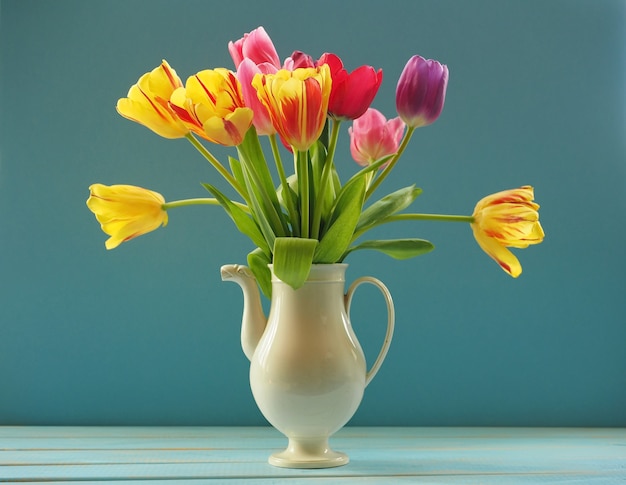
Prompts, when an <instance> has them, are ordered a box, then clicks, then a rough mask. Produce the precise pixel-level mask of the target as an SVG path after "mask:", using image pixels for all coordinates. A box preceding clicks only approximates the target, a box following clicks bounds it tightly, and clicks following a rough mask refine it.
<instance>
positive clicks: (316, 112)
mask: <svg viewBox="0 0 626 485" xmlns="http://www.w3.org/2000/svg"><path fill="white" fill-rule="evenodd" d="M331 84H332V79H331V75H330V68H329V67H328V65H327V64H324V65H322V66H319V67H317V68H299V69H295V70H293V71H288V70H285V69H281V70H279V71H278V72H276V73H275V74H257V75H256V76H255V77H254V79H253V80H252V86H253V87H254V88H255V89H256V91H257V96H258V97H259V100H260V101H261V103H263V105H264V106H265V107H266V108H267V111H268V112H269V115H270V118H271V120H272V124H273V125H274V128H275V129H276V131H277V132H278V134H279V135H280V136H281V138H282V139H283V141H284V142H285V143H287V144H289V145H291V146H292V147H293V148H294V149H295V150H299V151H305V150H308V149H309V147H311V145H313V144H314V143H315V142H316V141H317V139H318V138H319V137H320V135H321V133H322V130H323V129H324V124H325V123H326V116H327V114H328V101H329V98H330V90H331Z"/></svg>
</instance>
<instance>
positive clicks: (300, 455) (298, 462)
mask: <svg viewBox="0 0 626 485" xmlns="http://www.w3.org/2000/svg"><path fill="white" fill-rule="evenodd" d="M349 461H350V458H349V457H348V455H346V454H345V453H341V452H339V451H333V450H331V449H330V447H329V446H328V438H318V439H315V438H313V439H312V438H304V439H302V438H300V439H298V438H289V446H287V448H286V449H285V450H284V451H281V452H278V453H274V454H273V455H271V456H270V457H269V460H268V462H269V464H270V465H273V466H277V467H281V468H309V469H310V468H333V467H338V466H343V465H346V464H347V463H348V462H349Z"/></svg>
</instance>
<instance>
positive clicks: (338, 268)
mask: <svg viewBox="0 0 626 485" xmlns="http://www.w3.org/2000/svg"><path fill="white" fill-rule="evenodd" d="M225 268H226V269H224V268H223V269H222V276H223V278H224V279H232V280H233V281H235V282H237V283H239V284H240V285H241V286H242V287H243V288H244V295H246V294H248V295H249V294H250V291H249V288H248V291H246V286H248V285H249V284H250V274H249V272H248V271H246V270H245V269H243V270H242V268H245V267H241V266H227V267H225ZM346 268H347V265H345V264H329V265H313V268H312V269H311V273H310V275H309V278H308V280H307V281H306V282H305V283H304V285H303V286H302V287H301V288H298V289H297V290H294V289H293V288H291V287H290V286H289V285H287V284H285V283H283V282H282V281H281V280H280V279H278V278H277V277H276V276H274V275H273V277H272V302H271V306H270V314H269V317H268V319H267V323H266V326H265V329H264V332H263V334H262V336H261V337H260V340H259V341H258V344H257V345H256V349H255V350H254V353H253V354H252V357H251V366H250V386H251V388H252V393H253V395H254V398H255V400H256V403H257V405H258V406H259V409H260V410H261V412H262V413H263V415H264V416H265V418H266V419H267V420H268V421H269V422H270V423H271V424H272V426H274V427H275V428H276V429H278V430H279V431H281V432H282V433H283V434H284V435H286V436H287V437H288V438H289V446H288V447H287V449H286V450H285V451H283V452H281V453H277V454H274V455H272V457H270V463H272V464H273V465H276V466H282V467H292V468H322V467H332V466H339V465H344V464H346V463H347V462H348V457H347V456H346V455H344V454H343V453H337V452H334V451H332V450H331V449H330V448H329V446H328V438H329V437H330V436H331V435H332V434H334V433H335V432H336V431H338V430H339V429H341V427H343V426H344V425H345V424H346V423H347V422H348V420H349V419H350V418H351V417H352V416H353V415H354V413H355V412H356V410H357V408H358V407H359V404H360V403H361V399H362V397H363V392H364V390H365V387H366V385H367V383H368V382H369V381H370V380H371V379H372V378H373V377H374V374H375V373H376V371H377V370H378V368H379V367H380V365H381V363H382V361H383V359H384V356H385V355H386V352H387V350H388V347H389V344H390V341H391V335H392V332H393V321H394V313H393V302H392V301H391V296H390V295H389V292H388V291H387V289H386V288H385V287H384V285H383V284H382V283H381V282H380V281H378V280H376V279H375V278H371V277H364V278H360V279H358V280H356V281H355V282H354V283H353V284H352V286H351V287H350V289H349V290H348V293H347V294H344V286H345V276H344V275H345V270H346ZM241 275H243V277H242V276H241ZM252 281H254V280H252ZM361 283H371V284H374V285H376V286H377V287H378V288H379V289H380V290H381V292H382V293H383V296H384V297H385V301H386V304H387V308H388V322H387V338H386V339H385V343H384V344H383V348H382V350H381V352H380V354H379V356H378V359H377V360H376V362H375V363H374V365H373V366H372V369H371V370H370V371H369V372H368V371H367V369H366V363H365V357H364V355H363V350H362V349H361V346H360V344H359V342H358V340H357V337H356V335H355V334H354V331H353V330H352V325H351V324H350V319H349V314H348V312H349V308H350V302H351V300H352V295H353V292H354V290H355V289H356V287H357V286H358V285H360V284H361ZM246 298H247V297H246ZM249 305H252V307H253V308H254V307H255V306H256V303H255V302H254V301H252V302H249V301H245V308H244V321H243V328H242V345H243V346H244V349H245V348H246V346H249V345H250V343H249V342H250V338H249V334H250V332H248V331H247V330H246V327H248V326H250V327H251V328H255V329H257V330H255V331H254V332H253V333H257V332H258V328H259V325H258V322H248V321H246V316H247V315H250V314H257V313H258V312H256V311H253V310H252V309H251V308H249ZM247 354H248V352H246V355H247Z"/></svg>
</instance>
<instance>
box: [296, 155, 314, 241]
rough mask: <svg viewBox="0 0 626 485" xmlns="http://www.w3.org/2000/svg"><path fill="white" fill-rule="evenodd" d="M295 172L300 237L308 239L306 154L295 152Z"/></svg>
mask: <svg viewBox="0 0 626 485" xmlns="http://www.w3.org/2000/svg"><path fill="white" fill-rule="evenodd" d="M294 156H295V157H296V170H297V174H298V192H299V193H300V237H303V238H305V239H308V237H309V210H310V209H309V207H310V204H309V198H310V193H311V190H310V187H309V166H308V163H307V162H308V157H307V152H303V151H299V150H298V151H297V152H295V154H294Z"/></svg>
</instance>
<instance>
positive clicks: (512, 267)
mask: <svg viewBox="0 0 626 485" xmlns="http://www.w3.org/2000/svg"><path fill="white" fill-rule="evenodd" d="M472 231H473V232H474V238H475V239H476V242H477V243H478V245H479V246H480V247H481V249H482V250H483V251H484V252H485V253H487V255H489V256H490V257H491V258H493V260H494V261H495V262H496V263H498V264H499V265H500V267H501V268H502V269H503V270H504V271H506V272H507V273H508V274H510V275H511V276H512V277H513V278H517V277H518V276H519V275H520V274H522V265H521V264H520V262H519V260H518V259H517V258H516V257H515V255H514V254H513V253H512V252H511V251H509V250H508V249H506V248H505V247H504V246H502V245H501V244H499V243H498V242H497V241H495V240H494V239H492V238H490V237H489V236H487V235H486V234H485V233H484V232H483V231H481V230H480V228H477V227H476V226H475V225H473V224H472Z"/></svg>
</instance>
